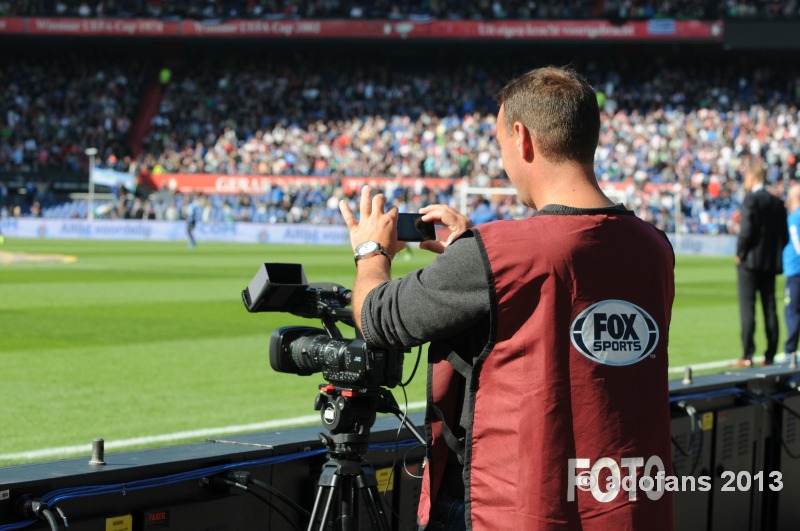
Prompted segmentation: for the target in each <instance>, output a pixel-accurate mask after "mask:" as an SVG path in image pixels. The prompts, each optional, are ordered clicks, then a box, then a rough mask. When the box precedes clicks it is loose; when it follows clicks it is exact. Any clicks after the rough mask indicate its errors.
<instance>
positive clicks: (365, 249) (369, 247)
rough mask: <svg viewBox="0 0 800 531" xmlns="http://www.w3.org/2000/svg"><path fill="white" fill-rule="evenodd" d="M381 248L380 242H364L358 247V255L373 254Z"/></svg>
mask: <svg viewBox="0 0 800 531" xmlns="http://www.w3.org/2000/svg"><path fill="white" fill-rule="evenodd" d="M379 248H380V244H379V243H378V242H364V243H360V244H358V247H356V254H359V255H362V254H367V253H371V252H373V251H377V250H378V249H379Z"/></svg>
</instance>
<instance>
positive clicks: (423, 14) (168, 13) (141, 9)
mask: <svg viewBox="0 0 800 531" xmlns="http://www.w3.org/2000/svg"><path fill="white" fill-rule="evenodd" d="M798 14H800V6H799V5H798V3H797V2H795V1H792V2H776V1H760V0H751V1H736V0H720V1H717V2H713V1H711V2H708V1H702V0H677V1H669V0H661V1H648V0H546V1H539V2H526V1H515V0H494V1H492V2H488V1H484V2H461V1H457V0H433V1H431V0H408V1H405V2H389V1H386V0H370V1H363V2H341V1H337V0H326V1H323V0H316V1H298V0H225V1H216V2H211V1H206V0H192V1H181V2H178V1H169V0H101V1H99V2H91V3H90V2H86V1H84V0H58V1H56V2H45V1H43V0H17V1H14V2H11V1H8V0H4V1H2V2H0V16H60V17H152V18H162V19H170V18H183V19H216V18H220V19H222V18H268V19H283V18H311V19H313V18H370V19H407V18H413V19H415V20H428V19H471V20H477V19H480V20H505V19H523V20H524V19H586V18H615V19H622V20H629V19H651V18H681V19H696V20H703V19H716V18H719V17H771V18H777V17H791V16H798Z"/></svg>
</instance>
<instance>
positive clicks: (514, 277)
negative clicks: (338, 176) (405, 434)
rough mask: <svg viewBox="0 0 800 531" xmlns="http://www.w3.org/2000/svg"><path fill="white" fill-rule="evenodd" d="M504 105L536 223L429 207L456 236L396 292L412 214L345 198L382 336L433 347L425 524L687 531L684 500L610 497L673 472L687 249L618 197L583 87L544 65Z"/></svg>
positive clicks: (510, 153) (362, 303)
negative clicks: (599, 165) (670, 365)
mask: <svg viewBox="0 0 800 531" xmlns="http://www.w3.org/2000/svg"><path fill="white" fill-rule="evenodd" d="M497 98H498V103H499V104H500V110H499V113H498V116H497V131H496V137H497V141H498V143H499V145H500V149H501V153H502V158H503V166H504V168H505V171H506V173H507V174H508V176H509V178H510V179H511V182H512V183H513V184H514V187H515V188H516V190H517V195H518V197H519V200H520V201H521V202H522V203H523V204H525V205H527V206H529V207H531V208H534V209H537V210H538V212H537V214H536V215H534V216H533V217H531V218H529V219H525V220H518V221H497V222H492V223H487V224H485V225H481V226H480V227H476V228H471V226H470V225H471V224H470V222H469V220H468V218H466V217H465V216H463V215H461V214H459V213H458V212H456V211H455V210H453V209H452V208H450V207H447V206H444V205H431V206H428V207H425V208H423V209H421V212H422V213H424V214H425V216H424V217H423V219H425V220H426V221H435V222H436V223H438V224H440V225H445V226H447V227H448V229H449V230H450V233H451V234H450V237H449V238H448V240H447V242H445V243H444V244H443V243H441V242H425V243H423V245H422V247H423V248H426V249H428V250H431V251H434V252H437V253H440V256H438V257H437V258H436V260H434V262H433V263H432V264H431V265H429V266H428V267H425V268H424V269H421V270H419V271H415V272H413V273H411V274H409V275H406V276H405V277H403V278H401V279H397V280H391V276H390V265H391V259H392V258H393V256H394V254H395V253H396V252H397V251H398V250H399V249H401V248H402V245H403V243H402V242H398V241H397V237H396V222H397V211H396V209H390V210H389V211H388V212H385V205H386V199H385V197H384V196H383V195H380V194H379V195H376V196H375V197H371V192H370V189H369V188H368V187H365V188H364V189H363V190H362V194H361V200H360V205H359V210H360V219H358V220H357V219H356V217H355V216H354V214H353V213H352V212H351V210H350V208H349V207H348V205H347V203H346V202H341V203H340V210H341V212H342V215H343V217H344V220H345V223H346V224H347V226H348V228H349V229H350V240H351V243H352V245H353V248H354V250H355V251H356V264H357V269H356V280H355V284H354V291H353V311H354V315H355V316H356V321H357V324H358V326H359V328H360V329H361V331H362V332H363V334H364V338H365V339H366V340H367V342H368V343H371V344H372V345H375V346H378V347H384V348H388V347H401V346H402V347H409V346H413V345H418V344H422V343H425V342H428V341H430V342H431V345H430V348H429V351H428V361H429V372H428V408H427V411H426V423H427V437H428V453H427V458H428V463H427V466H426V467H425V472H424V478H423V485H422V496H421V499H420V504H419V508H418V518H419V523H420V526H421V529H425V530H426V531H432V530H439V529H449V530H457V529H475V530H487V529H492V530H495V529H496V530H508V529H520V530H525V531H539V530H584V531H586V530H607V529H615V530H641V529H647V530H648V531H661V530H665V531H666V530H672V529H673V528H674V524H673V505H672V504H673V500H672V495H671V493H670V492H665V491H664V490H663V488H661V487H657V488H656V489H654V490H650V489H639V490H638V492H637V491H636V490H635V489H636V486H637V485H638V484H640V483H639V482H638V481H636V482H633V485H631V484H630V482H628V484H627V489H626V490H623V491H621V492H620V490H621V489H620V487H619V485H617V487H616V488H615V487H614V486H613V483H612V486H611V487H610V488H609V487H607V485H608V483H607V481H608V480H609V479H611V480H613V479H616V478H618V477H625V476H628V475H634V476H635V477H634V479H636V478H640V477H641V476H649V477H650V478H651V479H652V478H654V477H655V476H656V475H657V473H658V472H659V471H663V473H664V474H665V475H667V476H670V475H671V474H672V467H671V441H670V419H669V389H668V376H667V340H668V331H669V322H670V316H671V312H672V302H673V298H674V278H673V268H674V255H673V252H672V248H671V246H670V244H669V242H668V240H667V238H666V236H665V235H664V234H663V233H662V232H661V231H659V230H657V229H656V228H654V227H653V226H651V225H650V224H648V223H646V222H644V221H642V220H640V219H638V218H637V217H636V216H635V215H633V213H632V212H631V211H629V210H627V209H625V208H624V207H623V206H622V205H614V204H613V203H612V201H610V200H609V199H608V198H607V197H606V196H605V195H604V194H603V193H602V191H601V190H600V188H599V186H598V184H597V180H596V178H595V176H594V170H593V161H594V151H595V149H596V147H597V142H598V136H599V129H600V117H599V110H598V107H597V100H596V96H595V93H594V91H593V89H592V87H591V86H590V85H589V84H588V83H587V82H586V80H585V79H584V78H583V77H581V76H579V75H578V74H576V73H575V72H573V71H572V70H570V69H564V68H555V67H547V68H541V69H537V70H533V71H531V72H529V73H527V74H524V75H522V76H520V77H518V78H516V79H514V80H512V81H511V82H510V83H508V84H507V85H506V86H505V87H504V88H503V89H502V90H501V91H500V93H499V94H498V97H497ZM365 242H366V244H365ZM620 463H621V465H620ZM595 465H597V466H595ZM587 475H588V476H587ZM609 475H611V476H613V477H609ZM587 477H589V479H588V480H586V478H587ZM586 481H588V483H587V482H586ZM645 490H647V492H645Z"/></svg>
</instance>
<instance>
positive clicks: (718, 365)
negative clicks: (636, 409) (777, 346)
mask: <svg viewBox="0 0 800 531" xmlns="http://www.w3.org/2000/svg"><path fill="white" fill-rule="evenodd" d="M735 361H737V360H724V361H709V362H708V363H697V364H695V365H684V366H683V367H672V368H671V369H669V373H670V374H682V373H683V372H684V371H685V370H686V367H691V368H692V370H693V371H705V370H708V369H723V368H731V365H732V364H733V362H735ZM753 361H754V362H760V361H764V356H754V357H753ZM782 361H786V354H784V353H783V352H779V353H778V354H776V355H775V362H776V363H780V362H782Z"/></svg>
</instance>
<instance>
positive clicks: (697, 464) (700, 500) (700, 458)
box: [672, 411, 714, 531]
mask: <svg viewBox="0 0 800 531" xmlns="http://www.w3.org/2000/svg"><path fill="white" fill-rule="evenodd" d="M713 426H714V413H713V412H710V411H709V412H697V413H695V414H692V415H689V414H686V415H685V416H680V415H679V414H678V416H673V418H672V468H673V475H674V476H675V477H676V478H678V479H679V482H680V487H681V488H680V490H679V491H677V492H675V493H674V496H675V528H676V529H680V530H681V531H706V529H708V520H709V509H710V507H711V503H710V502H711V492H709V491H702V490H701V488H702V485H701V484H700V482H699V481H698V480H699V478H701V477H710V476H711V450H712V442H713V441H712V435H713V431H712V430H713Z"/></svg>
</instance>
